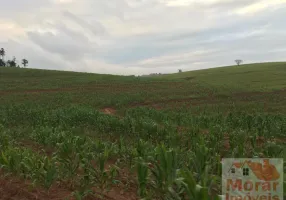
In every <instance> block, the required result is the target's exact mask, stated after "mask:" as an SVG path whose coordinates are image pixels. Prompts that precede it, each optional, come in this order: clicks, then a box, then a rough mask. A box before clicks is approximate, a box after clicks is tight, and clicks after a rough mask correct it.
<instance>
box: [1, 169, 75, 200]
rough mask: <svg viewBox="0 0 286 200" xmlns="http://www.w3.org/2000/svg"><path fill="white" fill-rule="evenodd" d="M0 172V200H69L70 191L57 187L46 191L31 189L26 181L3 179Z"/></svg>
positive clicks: (10, 178) (39, 188) (36, 188)
mask: <svg viewBox="0 0 286 200" xmlns="http://www.w3.org/2000/svg"><path fill="white" fill-rule="evenodd" d="M2 175H3V174H2V173H1V171H0V200H63V199H65V198H68V199H69V200H73V198H69V197H70V195H71V191H69V190H66V189H63V188H61V187H59V186H56V185H55V186H53V187H52V188H50V190H49V191H47V190H46V189H44V188H41V187H32V184H31V183H30V182H28V181H24V180H20V179H17V178H13V177H12V176H8V177H3V176H2Z"/></svg>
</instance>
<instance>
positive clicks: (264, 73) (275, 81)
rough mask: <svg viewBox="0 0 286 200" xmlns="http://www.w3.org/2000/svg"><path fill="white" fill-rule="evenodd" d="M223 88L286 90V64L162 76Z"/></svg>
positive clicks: (163, 77)
mask: <svg viewBox="0 0 286 200" xmlns="http://www.w3.org/2000/svg"><path fill="white" fill-rule="evenodd" d="M158 78H160V79H169V80H178V79H181V80H186V81H191V82H194V83H201V84H205V85H211V86H216V87H218V88H219V87H221V89H223V88H241V89H243V90H248V89H250V88H251V89H258V90H270V89H271V90H272V89H283V88H286V62H273V63H255V64H245V65H241V66H227V67H218V68H211V69H204V70H196V71H188V72H181V73H174V74H167V75H161V76H159V77H158Z"/></svg>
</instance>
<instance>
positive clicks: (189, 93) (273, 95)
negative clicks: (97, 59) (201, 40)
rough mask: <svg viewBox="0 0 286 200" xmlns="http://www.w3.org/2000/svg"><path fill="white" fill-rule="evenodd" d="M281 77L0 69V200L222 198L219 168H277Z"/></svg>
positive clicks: (262, 72) (262, 69)
mask: <svg viewBox="0 0 286 200" xmlns="http://www.w3.org/2000/svg"><path fill="white" fill-rule="evenodd" d="M285 77H286V63H262V64H251V65H242V66H230V67H220V68H215V69H207V70H199V71H192V72H183V73H178V74H170V75H162V76H159V77H154V78H150V77H148V78H147V77H144V78H143V77H135V76H113V75H99V74H89V73H75V72H61V71H48V70H36V69H19V68H0V199H1V198H2V199H25V200H26V199H27V200H28V199H43V200H45V199H47V200H48V199H51V200H55V199H107V200H109V199H116V200H135V199H143V198H145V199H150V200H151V199H162V200H168V199H170V200H171V199H174V200H179V199H182V200H185V199H186V200H187V199H192V200H209V199H213V200H214V199H219V195H220V194H221V163H220V162H221V159H222V158H227V157H239V158H243V157H245V158H246V157H250V158H252V157H269V158H271V157H278V158H284V160H285V159H286V153H285V148H286V78H285ZM285 177H286V174H285V171H284V178H285ZM284 180H285V179H284ZM198 185H199V186H200V187H198ZM284 188H285V183H284ZM15 190H18V191H19V192H17V193H15V192H13V191H15ZM284 199H285V197H284Z"/></svg>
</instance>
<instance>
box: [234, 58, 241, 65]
mask: <svg viewBox="0 0 286 200" xmlns="http://www.w3.org/2000/svg"><path fill="white" fill-rule="evenodd" d="M234 62H235V63H236V64H237V66H239V65H240V64H242V63H243V60H240V59H237V60H235V61H234Z"/></svg>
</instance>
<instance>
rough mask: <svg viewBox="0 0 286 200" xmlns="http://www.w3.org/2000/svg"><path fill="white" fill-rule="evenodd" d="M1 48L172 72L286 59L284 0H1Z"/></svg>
mask: <svg viewBox="0 0 286 200" xmlns="http://www.w3.org/2000/svg"><path fill="white" fill-rule="evenodd" d="M0 5H1V7H0V48H1V47H3V48H5V50H6V54H7V56H6V57H7V58H6V59H8V58H12V56H16V57H17V58H18V60H20V59H22V58H24V57H25V58H27V59H28V60H29V67H31V68H42V69H57V70H71V71H82V72H95V73H111V74H126V75H127V74H128V75H129V74H136V75H137V74H148V73H156V72H161V73H173V72H177V71H178V69H183V71H186V70H194V69H203V68H210V67H216V66H224V65H233V64H234V60H235V59H237V58H241V59H243V60H244V62H245V63H251V62H265V61H283V60H286V39H285V36H286V26H285V22H286V11H285V10H286V0H0Z"/></svg>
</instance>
